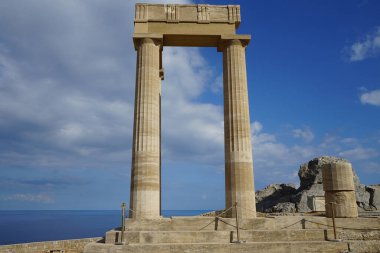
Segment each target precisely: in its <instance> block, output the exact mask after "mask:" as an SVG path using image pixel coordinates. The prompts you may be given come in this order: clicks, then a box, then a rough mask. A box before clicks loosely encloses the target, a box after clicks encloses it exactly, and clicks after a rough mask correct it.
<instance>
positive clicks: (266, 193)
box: [256, 184, 296, 212]
mask: <svg viewBox="0 0 380 253" xmlns="http://www.w3.org/2000/svg"><path fill="white" fill-rule="evenodd" d="M295 192H296V187H295V185H294V184H271V185H268V186H267V187H265V188H264V189H262V190H260V191H257V192H256V210H257V211H259V212H267V211H269V212H270V210H272V208H273V207H274V206H276V205H277V204H279V203H284V202H291V196H292V195H293V194H294V193H295Z"/></svg>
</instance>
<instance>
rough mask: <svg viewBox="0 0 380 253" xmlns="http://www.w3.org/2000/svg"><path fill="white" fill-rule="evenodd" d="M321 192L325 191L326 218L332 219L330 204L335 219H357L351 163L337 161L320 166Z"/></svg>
mask: <svg viewBox="0 0 380 253" xmlns="http://www.w3.org/2000/svg"><path fill="white" fill-rule="evenodd" d="M322 179H323V190H324V191H325V203H326V217H330V218H331V217H332V210H331V205H330V203H331V202H333V203H335V204H334V212H335V217H337V218H355V217H358V206H357V205H356V196H355V185H354V175H353V172H352V166H351V163H349V162H345V161H338V162H332V163H327V164H324V165H323V166H322Z"/></svg>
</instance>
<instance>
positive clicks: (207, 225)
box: [126, 216, 380, 231]
mask: <svg viewBox="0 0 380 253" xmlns="http://www.w3.org/2000/svg"><path fill="white" fill-rule="evenodd" d="M335 221H336V225H337V227H338V228H345V229H349V228H353V229H378V228H380V218H379V217H375V218H373V217H371V218H370V217H365V218H336V219H335ZM235 224H236V223H235V219H233V218H223V219H217V220H215V218H212V217H199V216H196V217H172V218H162V219H156V220H137V219H136V220H134V219H126V230H128V231H199V230H201V229H202V230H207V231H213V230H218V231H220V230H221V231H230V230H234V229H235V228H234V226H235ZM239 227H241V228H244V229H247V230H278V229H317V228H319V229H331V227H332V220H331V219H330V218H326V217H317V216H277V217H272V218H254V219H242V220H239Z"/></svg>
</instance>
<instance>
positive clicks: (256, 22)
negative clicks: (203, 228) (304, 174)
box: [0, 0, 380, 210]
mask: <svg viewBox="0 0 380 253" xmlns="http://www.w3.org/2000/svg"><path fill="white" fill-rule="evenodd" d="M176 2H178V1H176ZM180 2H181V3H189V2H187V1H180ZM196 3H205V1H198V2H196ZM207 3H210V4H226V3H227V2H222V1H207ZM228 4H240V5H241V14H242V24H241V25H240V27H239V29H238V33H241V34H251V35H252V41H251V42H250V44H249V46H248V48H247V50H246V57H247V72H248V85H249V87H248V88H249V99H250V113H251V127H252V137H253V157H254V167H255V187H256V190H258V189H261V188H263V187H265V186H266V185H268V184H270V183H285V182H290V183H296V184H297V183H298V176H297V171H298V169H299V166H300V164H302V163H305V162H307V161H308V160H310V159H312V158H314V157H317V156H320V155H336V156H341V157H344V158H346V159H348V160H350V161H351V162H352V164H353V166H354V169H355V171H356V172H357V174H358V175H359V177H360V179H361V182H362V183H364V184H375V183H380V119H379V116H380V71H379V70H380V18H379V13H378V12H379V10H380V2H379V1H376V0H373V1H370V0H369V1H326V0H323V1H296V0H289V1H280V0H272V1H229V2H228ZM133 13H134V2H133V1H122V0H113V1H100V0H96V1H89V0H84V1H71V0H68V1H47V0H35V1H26V0H25V1H21V0H17V1H14V0H2V1H1V2H0V172H1V173H0V209H2V210H6V209H118V208H119V205H120V203H121V202H123V201H124V202H127V203H128V202H129V184H130V182H129V181H130V166H131V144H132V140H131V138H132V124H133V100H134V82H135V81H134V79H135V59H136V54H135V52H134V49H133V45H132V39H131V37H132V32H133ZM164 68H165V81H164V82H163V97H162V124H163V133H162V134H163V139H162V153H163V154H162V156H163V157H162V158H163V161H162V165H163V167H162V171H163V172H162V173H163V175H162V182H163V185H162V199H163V203H162V206H163V208H164V209H220V208H223V207H224V158H223V101H222V72H221V71H222V69H221V68H222V58H221V54H220V53H217V52H216V49H215V48H202V49H200V48H165V49H164Z"/></svg>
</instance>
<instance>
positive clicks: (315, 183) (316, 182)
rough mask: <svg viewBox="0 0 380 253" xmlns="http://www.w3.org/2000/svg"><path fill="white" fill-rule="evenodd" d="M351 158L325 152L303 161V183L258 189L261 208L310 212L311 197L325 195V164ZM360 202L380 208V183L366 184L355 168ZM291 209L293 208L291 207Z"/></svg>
mask: <svg viewBox="0 0 380 253" xmlns="http://www.w3.org/2000/svg"><path fill="white" fill-rule="evenodd" d="M339 161H345V162H347V160H345V159H342V158H338V157H333V156H322V157H317V158H314V159H313V160H311V161H309V162H308V163H305V164H302V165H301V166H300V169H299V171H298V176H299V178H300V187H299V188H298V189H295V187H294V185H292V184H271V185H269V186H267V187H266V188H264V189H263V190H260V191H257V192H256V209H257V211H259V212H293V209H292V208H293V206H294V209H295V210H296V211H297V212H310V211H312V206H311V201H310V199H311V198H312V197H313V196H324V195H325V192H324V190H323V184H322V166H323V165H324V164H327V163H332V162H339ZM353 174H354V185H355V195H356V203H357V205H358V208H359V210H368V211H369V210H380V185H370V186H365V185H363V184H360V181H359V178H358V176H357V175H356V173H355V170H353ZM289 210H290V211H289Z"/></svg>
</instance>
